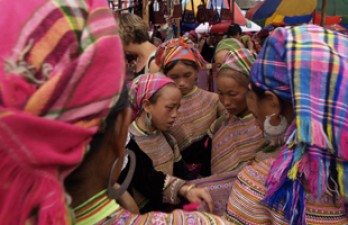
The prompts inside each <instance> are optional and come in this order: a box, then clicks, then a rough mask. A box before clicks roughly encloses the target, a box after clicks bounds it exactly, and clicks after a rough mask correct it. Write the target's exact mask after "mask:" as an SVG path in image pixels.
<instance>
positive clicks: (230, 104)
mask: <svg viewBox="0 0 348 225" xmlns="http://www.w3.org/2000/svg"><path fill="white" fill-rule="evenodd" d="M230 72H231V71H228V73H230ZM217 89H218V94H219V98H220V102H221V103H222V104H223V105H224V106H225V108H226V110H227V111H228V113H229V114H230V115H235V116H237V115H240V114H243V113H244V112H246V111H247V109H248V107H247V103H246V97H245V94H246V92H247V90H248V89H247V88H246V87H243V85H241V84H239V83H238V82H237V81H236V80H235V79H234V78H233V77H231V76H229V75H227V74H219V76H218V77H217Z"/></svg>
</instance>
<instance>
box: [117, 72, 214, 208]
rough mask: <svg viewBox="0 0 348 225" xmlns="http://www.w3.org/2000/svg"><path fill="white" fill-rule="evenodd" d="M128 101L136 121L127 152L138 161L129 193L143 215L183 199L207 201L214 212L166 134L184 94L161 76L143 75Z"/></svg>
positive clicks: (208, 199) (168, 79) (173, 140)
mask: <svg viewBox="0 0 348 225" xmlns="http://www.w3.org/2000/svg"><path fill="white" fill-rule="evenodd" d="M129 100H130V103H131V106H132V109H133V114H134V115H135V116H136V118H135V120H134V121H133V122H132V123H131V125H130V126H129V136H130V140H129V142H128V144H127V148H128V149H129V150H131V151H132V152H134V153H135V156H136V160H137V166H136V168H135V174H134V177H133V179H132V182H131V185H130V188H129V191H130V192H131V193H132V196H133V197H134V198H135V200H136V202H137V205H138V206H139V208H140V211H141V212H147V211H151V210H165V209H166V208H168V206H169V204H170V205H177V204H178V203H180V196H181V197H184V198H187V200H189V201H190V202H195V201H202V200H203V201H206V202H207V203H208V205H209V207H210V210H211V209H212V206H211V205H210V204H211V198H210V195H209V192H208V190H206V189H202V188H197V187H194V186H192V185H190V184H188V183H186V181H185V179H186V180H190V179H192V177H191V176H190V174H189V172H188V171H187V170H186V168H185V166H184V162H183V160H182V157H181V154H180V150H179V148H178V146H177V144H176V141H175V139H174V138H173V137H172V136H171V135H170V134H168V133H166V131H168V130H169V129H170V127H171V126H172V125H173V123H174V121H175V119H176V117H177V114H178V108H179V107H180V100H181V92H180V90H179V89H178V88H177V87H176V85H175V83H174V81H173V80H172V79H170V78H168V77H166V76H164V75H162V74H147V75H141V76H139V77H137V78H135V80H134V81H133V83H132V84H131V87H130V90H129ZM150 115H151V118H150ZM128 170H129V169H128V168H126V169H125V171H123V172H122V173H121V180H120V181H123V178H124V177H125V174H126V171H128ZM158 171H160V172H158ZM174 176H175V177H174ZM178 177H180V178H181V179H180V178H178Z"/></svg>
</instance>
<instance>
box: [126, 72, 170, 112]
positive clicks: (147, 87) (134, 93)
mask: <svg viewBox="0 0 348 225" xmlns="http://www.w3.org/2000/svg"><path fill="white" fill-rule="evenodd" d="M169 83H174V81H173V80H172V79H170V78H168V77H166V76H164V75H163V74H161V73H155V74H144V75H140V76H138V77H136V78H135V79H134V80H133V82H132V83H131V84H130V88H129V92H128V93H129V102H130V104H131V106H132V109H133V117H134V118H135V117H136V116H138V114H139V113H140V111H141V109H142V107H143V106H142V103H143V100H144V99H150V98H151V97H152V95H154V94H155V93H156V92H157V91H158V90H159V89H161V88H162V87H163V86H165V85H167V84H169Z"/></svg>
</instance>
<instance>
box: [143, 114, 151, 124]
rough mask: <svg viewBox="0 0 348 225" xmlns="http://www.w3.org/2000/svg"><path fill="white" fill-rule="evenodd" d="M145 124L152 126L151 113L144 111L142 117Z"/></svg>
mask: <svg viewBox="0 0 348 225" xmlns="http://www.w3.org/2000/svg"><path fill="white" fill-rule="evenodd" d="M144 122H145V126H147V127H148V128H152V115H151V114H150V113H148V112H147V113H145V118H144Z"/></svg>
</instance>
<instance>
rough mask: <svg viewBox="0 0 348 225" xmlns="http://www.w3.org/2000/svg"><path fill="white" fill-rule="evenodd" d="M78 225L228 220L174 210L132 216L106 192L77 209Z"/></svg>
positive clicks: (217, 223)
mask: <svg viewBox="0 0 348 225" xmlns="http://www.w3.org/2000/svg"><path fill="white" fill-rule="evenodd" d="M74 210H75V213H76V218H77V220H76V222H77V225H84V224H98V225H102V224H114V225H126V224H127V225H138V224H139V225H140V224H175V225H180V224H190V225H191V224H195V225H210V224H211V225H224V224H230V223H229V222H227V221H226V220H224V219H222V218H220V217H218V216H215V215H211V214H209V213H205V212H186V211H183V210H174V211H173V212H172V213H170V214H166V213H162V212H151V213H146V214H143V215H138V214H132V213H131V212H129V211H127V210H125V209H122V208H121V207H120V206H119V205H118V204H117V203H116V202H115V201H114V200H109V199H108V197H107V195H106V190H104V191H102V192H100V193H98V194H97V195H95V196H94V197H92V198H90V199H89V200H87V201H86V202H84V203H83V204H81V205H80V206H78V207H76V208H75V209H74Z"/></svg>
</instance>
